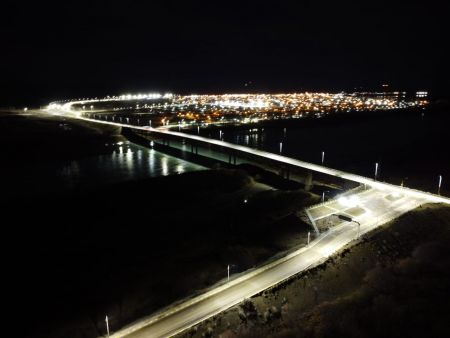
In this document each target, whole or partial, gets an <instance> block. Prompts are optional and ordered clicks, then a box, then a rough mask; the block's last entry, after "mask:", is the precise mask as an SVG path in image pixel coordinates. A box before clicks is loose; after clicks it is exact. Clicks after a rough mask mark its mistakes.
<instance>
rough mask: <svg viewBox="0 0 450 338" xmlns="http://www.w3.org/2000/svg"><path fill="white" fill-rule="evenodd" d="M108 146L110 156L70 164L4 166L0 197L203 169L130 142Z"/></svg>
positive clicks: (90, 158) (63, 162)
mask: <svg viewBox="0 0 450 338" xmlns="http://www.w3.org/2000/svg"><path fill="white" fill-rule="evenodd" d="M110 147H111V149H110V151H111V153H109V154H102V155H96V156H88V157H83V158H81V159H76V160H71V161H61V160H58V161H53V162H49V161H47V160H43V161H41V162H40V161H39V159H38V160H37V161H36V160H35V159H33V161H30V162H28V163H27V162H24V163H26V164H24V165H20V166H19V165H15V164H14V165H13V166H10V167H3V168H2V171H1V172H2V175H1V178H0V182H1V186H2V196H1V198H2V199H9V198H11V197H26V196H33V195H38V194H48V193H52V192H61V191H67V190H70V189H83V188H84V187H89V188H92V187H97V186H101V185H107V184H111V183H117V182H123V181H130V180H140V179H145V178H150V177H156V176H166V175H170V174H177V173H183V172H187V171H192V170H199V169H202V168H203V167H201V166H199V165H196V164H193V163H189V162H186V161H183V160H181V159H178V158H175V157H172V156H169V155H166V154H163V153H160V152H157V151H155V150H153V149H148V148H144V147H141V146H139V145H136V144H134V143H130V142H123V143H122V142H119V143H117V144H114V145H111V146H110ZM34 158H35V157H34Z"/></svg>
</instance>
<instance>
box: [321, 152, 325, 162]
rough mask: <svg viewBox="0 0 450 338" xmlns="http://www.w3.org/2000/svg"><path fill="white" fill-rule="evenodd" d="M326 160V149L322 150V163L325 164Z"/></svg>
mask: <svg viewBox="0 0 450 338" xmlns="http://www.w3.org/2000/svg"><path fill="white" fill-rule="evenodd" d="M324 161H325V152H324V151H322V165H323V162H324Z"/></svg>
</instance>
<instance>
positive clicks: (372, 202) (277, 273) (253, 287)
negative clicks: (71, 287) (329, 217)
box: [50, 111, 450, 338]
mask: <svg viewBox="0 0 450 338" xmlns="http://www.w3.org/2000/svg"><path fill="white" fill-rule="evenodd" d="M50 112H53V113H58V114H64V113H67V111H50ZM71 113H73V112H71ZM76 117H77V118H79V119H82V120H87V121H91V122H96V123H103V124H109V125H116V126H120V127H126V128H132V129H138V130H147V131H151V132H155V133H163V134H168V135H172V136H178V137H180V138H184V139H192V140H195V141H198V142H204V143H210V144H216V145H220V146H222V147H225V148H230V149H233V150H237V151H240V152H244V153H251V154H252V155H258V156H261V157H265V158H270V159H273V160H275V161H278V162H280V163H286V164H290V165H294V166H299V167H302V168H306V169H310V170H313V171H317V172H321V173H324V174H328V175H332V176H337V177H341V178H344V179H348V180H350V181H355V182H359V183H362V184H366V185H367V186H369V187H371V189H370V190H368V191H365V192H363V193H360V194H356V195H357V196H358V200H357V206H358V207H360V208H361V209H363V210H364V212H363V213H362V214H361V215H359V216H357V217H354V218H353V219H354V220H356V221H358V222H359V223H360V224H361V226H360V229H359V231H360V234H364V233H366V232H368V231H370V230H372V229H374V228H376V227H377V226H379V225H381V224H383V223H386V222H388V221H390V220H392V219H395V218H397V217H398V216H400V215H402V214H404V213H405V212H407V211H410V210H412V209H414V208H416V207H417V206H419V205H421V204H423V203H429V202H431V203H433V202H441V203H446V204H450V199H449V198H445V197H442V196H438V195H433V194H430V193H426V192H423V191H418V190H413V189H408V188H404V187H399V186H395V185H392V184H387V183H383V182H378V181H375V180H373V179H370V178H366V177H363V176H359V175H354V174H350V173H346V172H342V171H339V170H335V169H331V168H326V167H323V166H320V165H316V164H312V163H308V162H303V161H299V160H295V159H292V158H288V157H285V156H281V155H276V154H273V153H269V152H265V151H261V150H256V149H252V148H247V147H244V146H239V145H235V144H232V143H227V142H223V141H219V140H213V139H209V138H205V137H201V136H195V135H188V134H184V133H179V132H172V131H166V130H160V129H154V128H149V127H138V126H132V125H128V124H121V123H114V122H108V121H98V120H92V119H87V118H83V117H80V116H76ZM392 195H395V196H398V197H397V198H396V199H394V200H387V199H386V196H392ZM335 218H336V219H337V217H335ZM357 234H358V226H357V225H356V223H342V224H340V225H336V226H334V227H333V228H332V229H331V230H329V231H327V232H325V233H323V234H321V235H320V236H319V237H318V238H316V239H315V240H314V241H312V242H311V243H310V245H309V246H307V247H304V248H302V249H300V250H298V251H296V252H293V253H291V254H289V255H287V256H285V257H283V258H281V259H278V260H276V261H274V262H271V263H269V264H267V265H264V266H262V267H260V268H258V269H256V270H252V271H250V272H248V273H246V274H244V275H242V276H240V277H238V278H236V279H234V280H231V281H230V282H228V283H225V284H222V285H219V286H217V287H215V288H213V289H211V290H210V291H208V292H206V293H204V294H202V295H200V296H197V297H194V298H192V299H188V300H186V301H184V302H181V303H179V304H177V305H175V306H172V307H169V308H167V309H164V310H162V311H160V312H159V313H157V314H154V315H151V316H150V317H147V318H143V319H141V320H139V321H137V322H135V323H133V324H131V325H129V326H127V327H124V328H123V329H121V330H119V331H117V332H115V333H114V334H112V335H111V337H113V338H119V337H120V338H125V337H126V338H144V337H146V338H148V337H168V336H173V335H175V334H177V333H180V332H182V331H184V330H186V329H187V328H189V327H191V326H193V325H195V324H197V323H199V322H201V321H203V320H205V319H207V318H209V317H211V316H213V315H215V314H217V313H219V312H221V311H224V310H226V309H228V308H230V307H232V306H233V305H236V304H238V303H240V302H241V301H243V300H244V299H246V298H248V297H251V296H253V295H255V294H257V293H259V292H261V291H263V290H265V289H267V288H269V287H271V286H273V285H276V284H278V283H280V282H282V281H283V280H285V279H286V278H288V277H290V276H293V275H295V274H297V273H299V272H301V271H304V270H306V269H308V268H309V267H311V266H313V265H316V264H318V263H320V262H322V261H323V260H324V259H326V258H327V257H328V256H330V255H332V254H333V253H335V252H336V251H338V250H339V249H341V248H342V247H343V246H345V245H346V244H348V243H350V242H351V241H352V240H354V239H355V238H356V237H357Z"/></svg>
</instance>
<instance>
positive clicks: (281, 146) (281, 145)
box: [280, 142, 283, 154]
mask: <svg viewBox="0 0 450 338" xmlns="http://www.w3.org/2000/svg"><path fill="white" fill-rule="evenodd" d="M282 151H283V142H280V154H281V152H282Z"/></svg>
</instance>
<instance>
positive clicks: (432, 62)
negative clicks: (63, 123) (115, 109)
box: [0, 0, 450, 106]
mask: <svg viewBox="0 0 450 338" xmlns="http://www.w3.org/2000/svg"><path fill="white" fill-rule="evenodd" d="M448 7H449V5H445V4H439V3H438V2H436V3H433V1H420V2H419V1H404V2H401V3H399V2H397V3H394V2H393V1H377V2H374V1H370V2H369V1H367V2H366V4H361V3H360V2H358V1H328V2H324V1H295V2H288V1H264V2H263V1H258V2H257V1H252V2H248V1H239V2H235V1H227V2H225V1H223V2H216V1H209V2H203V1H202V2H198V1H146V2H142V3H141V2H137V1H123V0H122V1H115V0H111V1H95V0H92V1H90V2H84V1H64V2H63V1H60V2H59V3H50V2H45V1H35V2H33V3H26V2H20V1H9V0H7V1H6V2H3V4H2V21H1V23H0V28H1V31H0V35H1V41H2V43H1V45H2V48H1V54H0V58H1V59H0V61H1V62H0V75H1V86H2V90H1V92H0V106H4V105H12V104H17V105H21V104H33V103H34V104H41V103H47V102H49V101H51V100H54V99H62V98H76V97H80V96H101V95H106V94H111V95H112V94H123V93H127V92H152V91H158V92H164V91H171V92H175V93H185V94H191V93H198V94H201V93H222V92H293V91H304V90H311V91H313V90H330V91H340V90H353V89H354V88H358V89H360V88H362V89H377V88H379V87H380V86H381V84H383V83H388V84H390V85H391V88H393V89H405V90H416V89H425V90H430V91H431V92H432V93H433V94H435V95H447V93H446V89H447V88H448V87H450V86H449V80H448V74H449V72H448V60H449V59H450V58H449V56H450V55H449V53H448V52H447V51H446V49H447V45H448V42H449V39H448V33H447V30H448V29H449V27H448V26H449V24H448V22H449V20H448V13H449V8H448Z"/></svg>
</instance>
